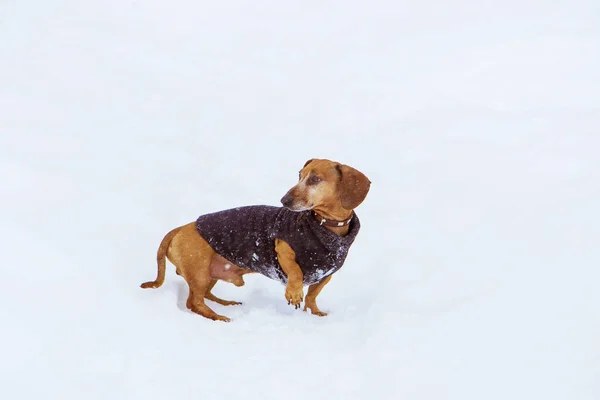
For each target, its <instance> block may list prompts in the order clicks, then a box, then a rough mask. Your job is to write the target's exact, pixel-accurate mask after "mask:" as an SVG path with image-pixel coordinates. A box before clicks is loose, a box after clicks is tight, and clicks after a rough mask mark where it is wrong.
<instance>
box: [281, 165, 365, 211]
mask: <svg viewBox="0 0 600 400" xmlns="http://www.w3.org/2000/svg"><path fill="white" fill-rule="evenodd" d="M370 187H371V181H370V180H369V179H368V178H367V177H366V176H365V175H364V174H363V173H362V172H360V171H358V170H356V169H354V168H352V167H349V166H347V165H343V164H340V163H337V162H333V161H330V160H318V159H312V160H308V161H307V162H306V164H304V167H303V168H302V170H301V171H300V178H299V180H298V183H297V184H296V185H295V186H294V187H292V188H291V189H290V190H289V191H288V192H287V193H286V195H285V196H283V198H282V199H281V203H282V204H283V205H284V206H285V207H286V208H288V209H290V210H292V211H305V210H312V209H314V208H316V207H321V208H331V209H334V208H336V207H339V206H341V207H342V208H343V209H345V210H353V209H355V208H356V207H358V206H359V205H360V203H362V202H363V200H364V199H365V198H366V197H367V193H368V192H369V188H370Z"/></svg>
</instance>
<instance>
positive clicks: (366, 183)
mask: <svg viewBox="0 0 600 400" xmlns="http://www.w3.org/2000/svg"><path fill="white" fill-rule="evenodd" d="M336 168H337V170H338V172H339V173H340V199H341V200H342V207H344V208H345V209H346V210H353V209H355V208H356V207H358V206H359V205H360V203H362V202H363V201H364V200H365V198H366V197H367V193H369V189H370V188H371V181H370V180H369V178H367V177H366V176H365V174H363V173H362V172H360V171H358V170H356V169H354V168H352V167H349V166H347V165H343V164H338V165H336Z"/></svg>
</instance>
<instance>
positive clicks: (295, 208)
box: [284, 204, 314, 212]
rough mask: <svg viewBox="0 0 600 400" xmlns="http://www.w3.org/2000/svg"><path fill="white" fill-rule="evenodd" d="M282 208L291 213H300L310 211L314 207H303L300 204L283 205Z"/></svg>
mask: <svg viewBox="0 0 600 400" xmlns="http://www.w3.org/2000/svg"><path fill="white" fill-rule="evenodd" d="M284 207H285V208H287V209H288V210H291V211H297V212H300V211H308V210H312V209H313V208H314V205H310V206H305V205H301V204H292V205H290V206H286V205H284Z"/></svg>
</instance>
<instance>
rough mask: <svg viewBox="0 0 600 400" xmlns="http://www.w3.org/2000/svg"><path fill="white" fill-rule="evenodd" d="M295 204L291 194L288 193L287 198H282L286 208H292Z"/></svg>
mask: <svg viewBox="0 0 600 400" xmlns="http://www.w3.org/2000/svg"><path fill="white" fill-rule="evenodd" d="M293 202H294V199H293V198H292V196H291V195H290V194H289V193H287V194H286V195H285V196H283V197H282V198H281V204H283V206H284V207H290V206H291V205H292V203H293Z"/></svg>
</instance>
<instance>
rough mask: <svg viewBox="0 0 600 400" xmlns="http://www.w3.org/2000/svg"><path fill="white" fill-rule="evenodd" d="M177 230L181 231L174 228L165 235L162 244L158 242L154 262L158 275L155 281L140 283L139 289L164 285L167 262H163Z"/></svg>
mask: <svg viewBox="0 0 600 400" xmlns="http://www.w3.org/2000/svg"><path fill="white" fill-rule="evenodd" d="M179 229H181V227H179V228H175V229H173V230H172V231H171V232H169V233H167V234H166V235H165V237H164V238H163V240H162V242H160V246H158V251H157V253H156V262H157V264H158V274H157V276H156V280H155V281H150V282H144V283H142V284H141V285H140V287H141V288H143V289H148V288H158V287H160V286H161V285H162V284H163V283H164V281H165V269H166V264H167V262H166V260H165V258H166V256H167V250H168V249H169V245H170V244H171V240H173V238H174V237H175V235H176V234H177V232H179Z"/></svg>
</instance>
